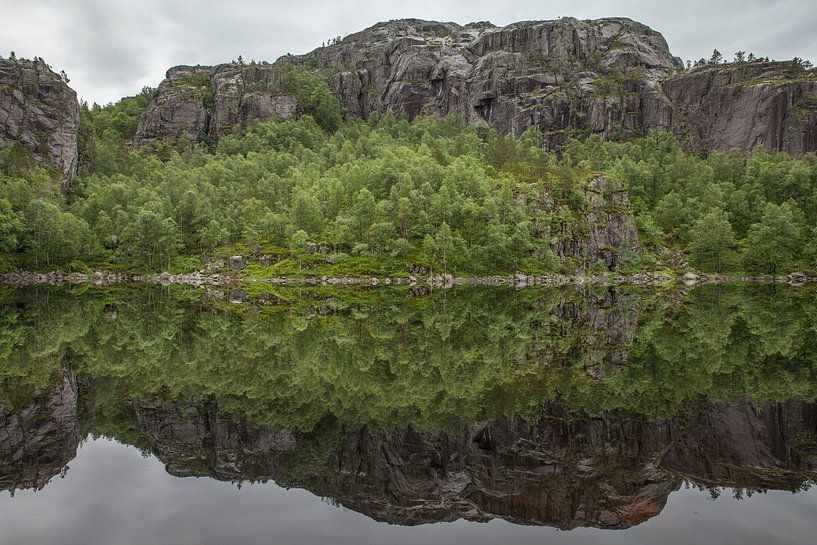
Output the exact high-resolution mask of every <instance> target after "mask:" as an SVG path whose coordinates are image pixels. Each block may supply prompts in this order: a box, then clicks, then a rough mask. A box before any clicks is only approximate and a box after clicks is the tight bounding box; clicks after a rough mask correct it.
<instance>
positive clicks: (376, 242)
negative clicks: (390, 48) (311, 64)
mask: <svg viewBox="0 0 817 545" xmlns="http://www.w3.org/2000/svg"><path fill="white" fill-rule="evenodd" d="M293 73H294V74H296V73H297V72H293ZM110 117H111V116H110V115H109V113H105V115H104V116H103V117H102V119H108V118H110ZM113 117H116V116H113ZM98 121H99V120H98ZM108 125H110V119H108V121H105V123H103V122H102V121H99V127H100V128H101V127H108ZM111 130H112V129H111V128H110V127H108V128H105V129H104V131H105V132H106V133H109V132H110V131H111ZM114 136H115V137H112V139H111V142H113V143H115V144H116V145H117V146H119V145H123V144H122V143H123V142H124V140H122V139H121V138H123V133H120V132H118V131H117V132H116V133H115V135H114ZM105 149H108V148H105V147H104V146H103V147H100V148H97V151H99V152H100V153H101V152H102V151H103V150H105ZM117 153H118V152H117ZM117 153H113V154H112V155H111V160H110V162H106V161H107V160H104V161H102V162H100V163H98V164H97V166H96V167H95V168H94V169H92V170H93V172H92V173H86V174H85V175H84V176H82V177H80V178H79V179H78V180H76V182H75V183H74V194H73V195H72V199H71V200H72V202H71V204H70V206H68V207H67V208H66V207H65V205H64V204H62V203H61V202H60V199H59V196H58V195H55V196H54V198H51V197H50V196H45V195H40V193H41V192H42V187H41V185H39V182H37V183H34V182H31V181H29V182H26V180H22V179H21V180H19V181H16V178H15V179H13V180H12V179H9V180H10V181H8V183H7V184H6V185H7V187H6V189H4V192H3V193H2V196H3V198H6V200H8V201H9V202H10V203H12V210H13V211H14V212H15V213H17V214H18V215H20V217H21V218H25V210H26V207H27V206H28V204H27V203H28V202H29V201H30V200H32V199H34V198H35V197H37V198H40V199H41V200H44V201H47V202H49V203H51V204H53V205H54V206H55V207H57V208H58V209H59V211H60V212H61V213H65V214H71V215H73V216H74V217H76V218H78V221H79V222H80V224H81V225H86V224H87V228H85V227H81V226H79V225H80V224H78V227H77V230H76V232H77V235H78V238H77V240H78V241H81V244H79V245H77V244H67V245H65V248H68V249H70V251H69V250H66V251H65V252H63V253H64V254H65V255H63V253H59V252H58V253H56V254H55V253H54V251H53V248H52V249H51V250H50V251H48V252H47V258H45V259H40V258H39V257H40V256H42V257H45V254H44V253H43V251H44V250H42V248H41V247H40V246H37V243H36V242H35V239H36V237H35V236H33V235H32V236H31V237H30V238H29V245H28V246H26V247H24V250H26V251H31V252H32V253H35V252H36V253H37V256H38V261H37V263H38V264H40V261H42V264H41V265H47V266H50V265H51V264H52V263H54V264H59V263H66V262H67V261H70V260H71V259H75V258H82V259H83V260H85V261H86V262H88V263H93V256H99V255H101V254H100V253H99V252H100V249H101V248H102V247H103V246H104V247H105V248H107V249H108V253H107V254H106V256H105V258H104V259H105V263H106V264H108V263H111V262H113V263H119V262H125V263H126V262H129V261H130V262H131V263H133V266H138V267H144V268H148V269H156V268H159V267H167V266H168V263H170V262H171V261H172V260H173V259H174V258H175V257H176V256H177V255H191V254H196V253H200V252H214V251H218V248H220V247H223V246H227V245H234V244H243V245H245V246H246V247H249V248H253V247H256V246H259V245H260V246H274V247H278V248H285V249H287V250H286V252H288V254H287V255H284V256H282V257H283V258H290V257H291V258H292V259H293V260H294V262H296V263H297V264H298V267H297V270H298V273H299V274H300V273H301V272H302V271H303V270H309V271H311V272H315V271H316V270H317V268H316V267H315V266H314V265H315V264H316V262H317V260H320V261H324V260H325V259H326V257H325V256H323V257H322V256H318V258H317V259H316V260H313V259H311V258H308V257H309V256H308V254H309V253H310V252H311V251H314V248H321V249H322V250H321V252H322V253H323V254H327V253H328V254H331V261H332V263H331V265H333V266H332V267H322V269H327V268H332V269H334V270H337V269H338V266H339V265H338V266H334V265H335V264H336V263H338V264H339V263H346V264H347V265H348V266H352V262H350V261H349V260H348V259H346V258H345V257H342V256H346V257H348V256H352V257H356V258H367V259H366V260H363V261H362V262H371V263H375V264H377V263H380V264H381V265H382V268H380V269H378V268H377V267H375V269H374V271H372V272H371V273H370V274H375V273H378V271H381V272H382V271H385V270H389V271H394V270H395V267H394V264H395V263H396V262H397V263H399V262H401V261H402V265H401V266H399V267H396V269H397V270H398V271H402V273H405V270H406V264H407V263H415V264H418V263H422V264H425V265H430V266H432V267H433V268H434V269H435V270H449V271H452V272H461V273H474V274H482V273H496V272H513V271H514V270H517V269H519V268H520V267H522V266H524V267H526V268H527V269H528V270H539V271H542V270H549V271H553V270H556V269H558V268H559V262H558V258H556V256H554V255H553V253H552V252H551V250H550V240H551V233H554V232H558V233H560V236H561V237H562V238H563V239H568V240H569V239H571V238H575V239H579V238H580V237H581V236H582V228H581V226H580V223H581V222H582V221H583V218H584V211H583V210H584V208H585V207H586V206H587V201H586V199H585V198H584V190H585V184H586V179H587V175H586V174H583V173H581V172H573V170H572V169H570V168H569V167H567V166H565V165H562V166H560V165H558V162H557V160H556V159H555V157H553V156H552V155H549V154H546V153H545V152H543V151H541V150H540V149H538V142H537V141H536V136H535V134H531V133H529V134H527V135H525V136H524V137H523V138H520V139H519V140H514V139H511V138H502V137H499V136H498V135H496V133H494V132H493V131H487V132H486V131H484V130H479V131H478V130H477V129H475V128H473V127H469V126H468V125H466V124H464V123H463V122H462V121H460V120H457V119H454V118H446V119H436V118H435V119H419V120H416V121H414V122H411V123H410V122H408V121H406V120H398V119H395V118H393V117H390V116H387V117H384V118H382V119H379V120H372V121H370V122H369V123H364V122H356V123H352V124H348V125H346V126H344V127H342V128H341V129H339V130H338V131H337V132H336V133H335V134H331V135H330V134H327V133H326V132H325V131H324V130H323V128H322V127H320V126H319V125H318V124H317V123H316V121H315V120H314V119H313V118H311V117H304V118H301V119H299V120H295V121H287V122H278V121H270V122H267V123H260V124H257V125H255V126H253V127H251V128H250V129H249V130H248V131H247V132H246V133H245V134H235V135H230V136H226V137H224V138H222V139H221V140H220V142H219V144H218V147H217V148H216V150H215V153H207V152H206V151H205V150H203V149H200V148H196V149H189V150H187V151H185V152H184V153H183V154H178V153H175V152H172V151H169V153H168V156H167V157H166V158H164V159H161V158H159V157H157V156H156V155H154V154H152V153H151V152H150V151H148V150H145V149H140V150H137V151H132V152H128V153H126V154H125V155H118V154H117ZM101 156H102V155H100V154H98V155H97V157H98V158H99V157H101ZM32 179H33V178H32ZM24 182H26V183H27V185H26V183H24ZM46 185H47V184H46ZM20 193H22V195H20ZM46 197H47V198H46ZM545 202H548V203H550V204H549V205H548V206H551V207H553V208H554V209H555V212H557V213H554V214H551V213H549V212H546V211H545V210H544V207H545V205H543V203H545ZM49 211H50V212H51V213H52V215H55V214H54V210H53V209H49ZM60 218H62V216H60ZM55 221H56V220H55ZM29 227H30V230H31V231H32V233H34V232H36V233H37V235H38V236H39V235H45V231H43V230H42V229H40V230H37V229H39V228H38V227H37V226H29ZM88 230H90V237H87V236H86V235H87V234H88ZM299 232H302V233H303V234H305V235H306V240H307V241H308V242H309V245H308V246H304V244H302V243H301V242H303V241H300V239H302V238H303V235H298V237H297V239H295V240H293V237H294V236H295V234H296V233H299ZM80 234H81V235H82V236H81V237H79V235H80ZM577 242H580V240H577ZM35 246H36V247H35ZM61 247H62V246H61ZM310 248H312V249H310ZM83 250H87V251H83ZM68 254H70V255H68ZM79 254H82V255H79ZM369 258H370V259H369ZM281 267H282V268H283V266H281ZM340 272H341V273H342V272H343V270H342V269H341V271H340Z"/></svg>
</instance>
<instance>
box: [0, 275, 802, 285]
mask: <svg viewBox="0 0 817 545" xmlns="http://www.w3.org/2000/svg"><path fill="white" fill-rule="evenodd" d="M735 282H743V283H775V284H790V285H802V284H812V283H817V277H814V276H809V275H806V274H803V273H799V272H792V273H789V274H786V275H784V276H770V275H753V276H733V275H720V274H703V273H701V274H698V273H691V272H687V273H685V274H684V275H682V276H670V275H667V274H657V273H636V274H631V275H616V274H608V275H581V274H576V275H563V274H549V275H527V274H523V273H515V274H511V275H494V276H453V275H450V274H437V275H426V276H408V277H378V276H365V277H359V276H331V277H327V276H321V277H318V276H306V277H285V276H279V277H265V278H255V277H250V278H247V277H242V276H239V275H224V274H203V273H200V272H198V273H190V274H170V273H166V272H164V273H159V274H144V275H141V274H133V273H120V272H113V271H95V272H94V273H92V274H85V273H77V272H73V273H65V272H60V271H53V272H47V273H35V272H29V271H13V272H8V273H0V284H4V285H9V286H13V287H25V286H37V285H55V286H56V285H81V284H93V285H97V286H107V285H121V284H145V283H146V284H160V285H170V284H178V285H187V286H194V287H208V286H212V287H221V286H235V287H239V286H247V285H250V284H272V285H278V286H301V287H304V286H363V287H381V286H428V287H431V288H442V289H447V288H453V287H455V286H497V287H512V288H517V289H521V288H527V287H536V286H543V287H547V286H570V285H585V284H595V285H665V284H669V283H683V284H685V285H695V284H720V283H735Z"/></svg>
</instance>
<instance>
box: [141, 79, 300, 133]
mask: <svg viewBox="0 0 817 545" xmlns="http://www.w3.org/2000/svg"><path fill="white" fill-rule="evenodd" d="M281 79H282V74H281V70H280V66H274V65H271V64H253V65H243V64H242V65H239V64H222V65H219V66H213V67H211V66H176V67H173V68H171V69H170V70H168V71H167V75H166V78H165V80H164V81H163V82H162V83H161V84H160V85H159V88H158V90H157V91H156V96H155V98H154V99H153V102H152V103H151V105H150V107H149V108H148V110H147V111H145V112H144V113H143V115H142V117H141V118H140V120H139V127H138V130H137V133H136V144H137V145H138V144H144V143H146V142H150V141H157V140H158V141H160V142H165V143H169V144H178V143H214V142H215V141H217V140H218V138H219V137H220V136H223V135H225V134H229V133H231V132H233V131H234V130H235V129H236V128H239V127H240V128H242V129H243V128H246V127H247V125H248V124H249V123H251V122H252V121H264V120H266V119H270V118H276V119H280V120H283V121H286V120H288V119H292V118H294V117H295V116H296V114H297V111H298V103H297V100H296V99H295V97H294V96H292V95H287V94H282V92H281Z"/></svg>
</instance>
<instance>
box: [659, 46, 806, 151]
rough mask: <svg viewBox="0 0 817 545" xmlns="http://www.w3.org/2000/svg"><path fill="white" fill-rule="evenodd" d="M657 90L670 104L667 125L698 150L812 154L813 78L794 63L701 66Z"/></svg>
mask: <svg viewBox="0 0 817 545" xmlns="http://www.w3.org/2000/svg"><path fill="white" fill-rule="evenodd" d="M661 90H662V91H663V93H664V94H665V95H666V97H667V98H668V99H669V101H670V102H671V103H672V110H671V112H670V113H669V114H668V115H669V117H670V118H671V120H670V123H669V124H668V126H669V127H670V128H671V129H672V130H674V131H676V132H679V133H686V136H687V138H688V140H689V142H690V143H691V144H692V145H693V146H696V147H697V148H698V149H699V151H703V152H706V151H707V150H722V151H724V150H728V149H731V148H738V149H742V150H751V149H753V148H754V147H755V146H763V147H765V148H766V149H769V150H779V151H786V152H789V153H790V154H792V155H802V154H803V153H806V152H809V151H817V74H815V73H811V72H805V71H803V69H802V68H801V67H800V65H799V64H796V63H793V62H759V63H739V64H730V65H727V66H714V67H704V68H699V69H697V70H694V71H692V72H690V73H689V74H685V75H682V76H677V77H674V78H670V79H668V80H666V81H664V82H663V83H661ZM659 128H663V127H661V126H660V125H659Z"/></svg>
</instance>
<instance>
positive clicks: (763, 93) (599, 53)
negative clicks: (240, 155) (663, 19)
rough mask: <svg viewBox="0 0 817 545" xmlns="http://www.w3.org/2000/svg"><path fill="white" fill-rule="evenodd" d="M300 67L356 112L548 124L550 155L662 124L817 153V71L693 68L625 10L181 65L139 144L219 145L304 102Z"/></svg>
mask: <svg viewBox="0 0 817 545" xmlns="http://www.w3.org/2000/svg"><path fill="white" fill-rule="evenodd" d="M291 64H297V65H301V66H304V67H306V68H308V69H310V70H313V71H315V72H316V73H320V74H322V75H323V76H324V77H325V78H326V79H327V82H328V83H329V86H330V88H331V89H332V91H333V93H334V94H335V96H336V97H337V98H338V100H339V101H340V103H341V104H342V106H343V107H344V109H345V111H346V115H347V117H348V118H350V119H354V118H359V117H364V118H365V117H368V116H369V115H371V114H372V113H375V112H377V113H384V112H394V113H395V114H399V115H406V116H407V117H409V118H414V117H416V116H418V115H446V114H455V115H458V116H461V117H462V118H464V119H466V120H468V121H469V122H471V123H475V124H482V125H490V126H493V127H495V128H496V129H497V130H498V131H499V132H501V133H503V134H514V135H519V134H521V133H522V132H523V131H525V130H526V129H528V128H529V127H535V128H537V129H539V130H540V131H541V132H542V133H543V139H544V141H543V146H544V147H546V148H549V149H557V148H558V147H559V146H560V145H561V144H562V143H564V141H565V140H566V139H567V138H568V137H570V136H582V135H588V134H599V135H601V136H602V137H604V138H618V137H626V136H631V135H638V134H642V133H644V132H645V131H647V130H651V129H656V130H667V131H673V132H675V133H677V134H678V135H679V136H680V137H682V138H683V139H684V140H685V141H686V142H687V143H688V144H689V145H690V146H691V147H693V148H695V149H699V150H700V151H703V152H706V151H711V150H726V149H729V148H732V147H737V148H739V149H742V150H744V151H748V150H751V149H752V148H753V147H754V146H756V145H763V146H765V147H766V148H767V149H773V150H784V151H788V152H791V153H793V154H802V153H804V152H807V151H814V150H817V140H815V134H817V107H815V104H816V103H817V74H815V73H814V72H807V71H803V70H802V68H800V67H799V65H794V64H793V63H741V64H730V65H718V66H712V67H704V68H698V69H694V70H692V71H690V72H683V65H682V63H681V61H680V59H678V58H677V57H673V56H672V54H671V53H670V51H669V48H668V46H667V43H666V41H665V40H664V38H663V37H662V36H661V34H659V33H657V32H655V31H654V30H652V29H650V28H649V27H647V26H645V25H642V24H640V23H637V22H635V21H631V20H629V19H624V18H609V19H598V20H592V21H579V20H577V19H573V18H562V19H558V20H555V21H525V22H519V23H514V24H511V25H508V26H506V27H501V28H499V27H495V26H493V25H491V24H490V23H472V24H468V25H465V26H461V25H458V24H455V23H438V22H430V21H420V20H416V19H405V20H398V21H390V22H386V23H379V24H377V25H375V26H373V27H371V28H369V29H366V30H363V31H362V32H358V33H355V34H352V35H349V36H347V37H346V38H344V39H343V40H341V41H340V42H338V43H334V44H331V45H328V46H325V47H320V48H318V49H315V50H314V51H312V52H310V53H308V54H306V55H300V56H285V57H282V58H280V59H278V61H277V62H276V63H274V64H264V63H262V64H258V65H253V66H245V65H238V64H235V63H234V64H226V65H219V66H215V67H176V68H173V69H171V70H169V71H168V74H167V79H166V80H165V81H164V82H163V83H162V84H161V86H160V87H159V90H158V92H157V95H156V98H155V100H154V102H153V104H152V105H151V106H150V108H149V109H148V111H147V112H145V114H144V115H143V117H142V120H141V123H140V130H139V133H138V135H137V142H138V143H144V142H147V141H151V140H154V139H157V138H158V139H161V140H162V141H170V142H176V141H178V139H179V138H181V137H184V138H185V139H187V140H190V141H194V142H202V141H209V142H212V141H214V139H216V138H217V137H218V136H219V135H220V134H223V133H224V132H225V131H226V130H229V129H230V128H232V127H234V126H237V125H238V126H245V125H246V124H247V123H248V122H249V121H250V120H252V119H267V118H269V117H272V116H278V117H281V118H284V119H286V118H289V117H291V116H293V115H296V113H297V104H295V103H294V98H293V97H292V96H287V95H286V93H284V94H282V93H281V89H280V87H278V86H276V85H275V83H276V81H277V80H278V79H280V71H281V69H282V68H283V67H285V66H287V65H291ZM211 125H212V126H211Z"/></svg>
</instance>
